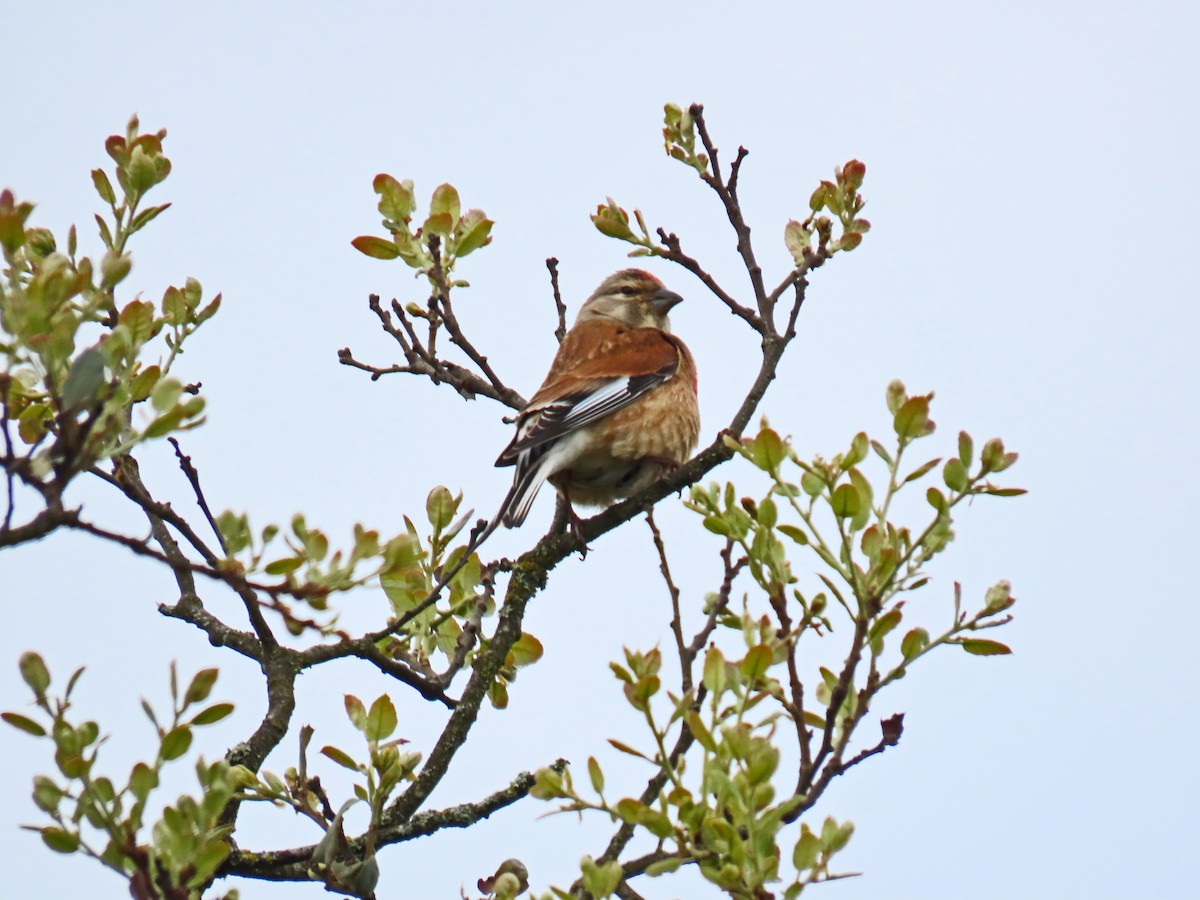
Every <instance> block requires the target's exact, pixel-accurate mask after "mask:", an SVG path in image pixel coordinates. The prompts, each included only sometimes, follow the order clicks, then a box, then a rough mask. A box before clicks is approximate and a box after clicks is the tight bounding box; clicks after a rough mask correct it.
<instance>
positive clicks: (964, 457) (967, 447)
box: [958, 431, 975, 468]
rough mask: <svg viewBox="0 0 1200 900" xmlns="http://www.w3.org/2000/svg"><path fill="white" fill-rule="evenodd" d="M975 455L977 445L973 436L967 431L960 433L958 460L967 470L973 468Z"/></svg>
mask: <svg viewBox="0 0 1200 900" xmlns="http://www.w3.org/2000/svg"><path fill="white" fill-rule="evenodd" d="M974 455H975V445H974V442H973V441H972V440H971V436H970V435H969V434H967V433H966V432H965V431H960V432H959V433H958V458H959V459H960V460H961V461H962V464H963V466H964V467H966V468H970V467H971V460H972V459H973V458H974Z"/></svg>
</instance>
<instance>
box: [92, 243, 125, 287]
mask: <svg viewBox="0 0 1200 900" xmlns="http://www.w3.org/2000/svg"><path fill="white" fill-rule="evenodd" d="M131 268H133V260H132V259H130V257H129V254H128V253H124V254H117V253H113V252H112V251H111V250H110V251H108V252H107V253H105V254H104V257H103V259H101V260H100V275H101V279H100V287H101V289H102V290H111V289H112V288H114V287H116V286H117V285H118V284H120V283H121V282H122V281H123V280H124V279H125V276H126V275H128V274H129V270H130V269H131Z"/></svg>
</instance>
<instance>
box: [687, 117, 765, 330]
mask: <svg viewBox="0 0 1200 900" xmlns="http://www.w3.org/2000/svg"><path fill="white" fill-rule="evenodd" d="M688 112H689V113H691V116H692V119H693V121H694V122H695V123H696V131H697V132H699V134H700V141H701V143H703V144H704V150H705V152H706V153H707V154H708V160H709V163H710V165H711V167H712V173H711V174H709V173H705V174H703V175H702V176H701V177H702V178H703V179H704V180H705V182H707V183H708V186H709V187H711V188H712V189H713V190H714V191H715V192H716V194H717V196H718V197H720V198H721V203H722V204H724V206H725V215H726V217H727V218H728V219H729V224H730V225H732V226H733V230H734V231H735V232H736V233H737V249H738V253H739V254H740V255H741V257H742V262H743V263H744V264H745V266H746V271H747V273H749V275H750V284H751V286H752V287H753V289H754V297H755V299H756V300H757V301H758V314H759V316H760V317H761V318H762V321H763V322H764V323H765V324H766V325H768V326H771V327H773V322H774V307H773V306H772V304H771V303H770V302H769V300H768V297H767V290H766V288H765V287H764V285H763V277H762V268H761V267H760V266H759V264H758V261H757V260H756V259H755V258H754V247H753V245H752V244H751V243H750V226H749V225H747V224H746V220H745V218H744V217H743V216H742V207H741V203H740V202H739V200H738V195H737V177H738V172H739V171H740V170H741V165H742V160H743V159H745V157H746V154H747V150H746V148H745V147H739V148H738V155H737V159H736V160H735V161H734V163H733V166H732V168H731V176H730V180H729V182H728V183H726V182H725V181H723V180H722V177H721V167H720V164H719V163H718V162H717V148H716V147H715V146H714V145H713V142H712V138H711V137H710V136H709V134H708V125H707V123H706V122H705V121H704V107H703V106H702V105H701V104H699V103H693V104H692V105H691V107H689V109H688Z"/></svg>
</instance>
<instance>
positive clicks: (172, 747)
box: [160, 725, 192, 761]
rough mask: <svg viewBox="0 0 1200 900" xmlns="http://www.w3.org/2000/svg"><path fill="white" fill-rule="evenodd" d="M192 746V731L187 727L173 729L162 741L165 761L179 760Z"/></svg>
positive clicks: (181, 726)
mask: <svg viewBox="0 0 1200 900" xmlns="http://www.w3.org/2000/svg"><path fill="white" fill-rule="evenodd" d="M191 746H192V729H191V728H189V727H188V726H186V725H180V726H178V727H176V728H172V729H171V730H170V731H168V732H167V733H166V734H165V735H163V739H162V748H161V751H160V752H161V753H162V757H163V759H165V760H168V761H169V760H172V759H179V757H181V756H183V755H184V754H185V753H187V752H188V750H189V749H190V748H191Z"/></svg>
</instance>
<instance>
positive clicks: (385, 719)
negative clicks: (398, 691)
mask: <svg viewBox="0 0 1200 900" xmlns="http://www.w3.org/2000/svg"><path fill="white" fill-rule="evenodd" d="M396 721H397V720H396V707H395V706H393V705H392V698H391V697H389V696H388V695H387V694H380V695H379V697H377V698H376V700H375V702H374V703H372V704H371V709H370V711H369V712H368V713H367V723H366V728H365V729H364V730H363V733H364V734H365V735H366V737H367V740H368V741H386V740H387V739H388V738H389V737H391V736H392V732H393V731H395V730H396Z"/></svg>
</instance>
